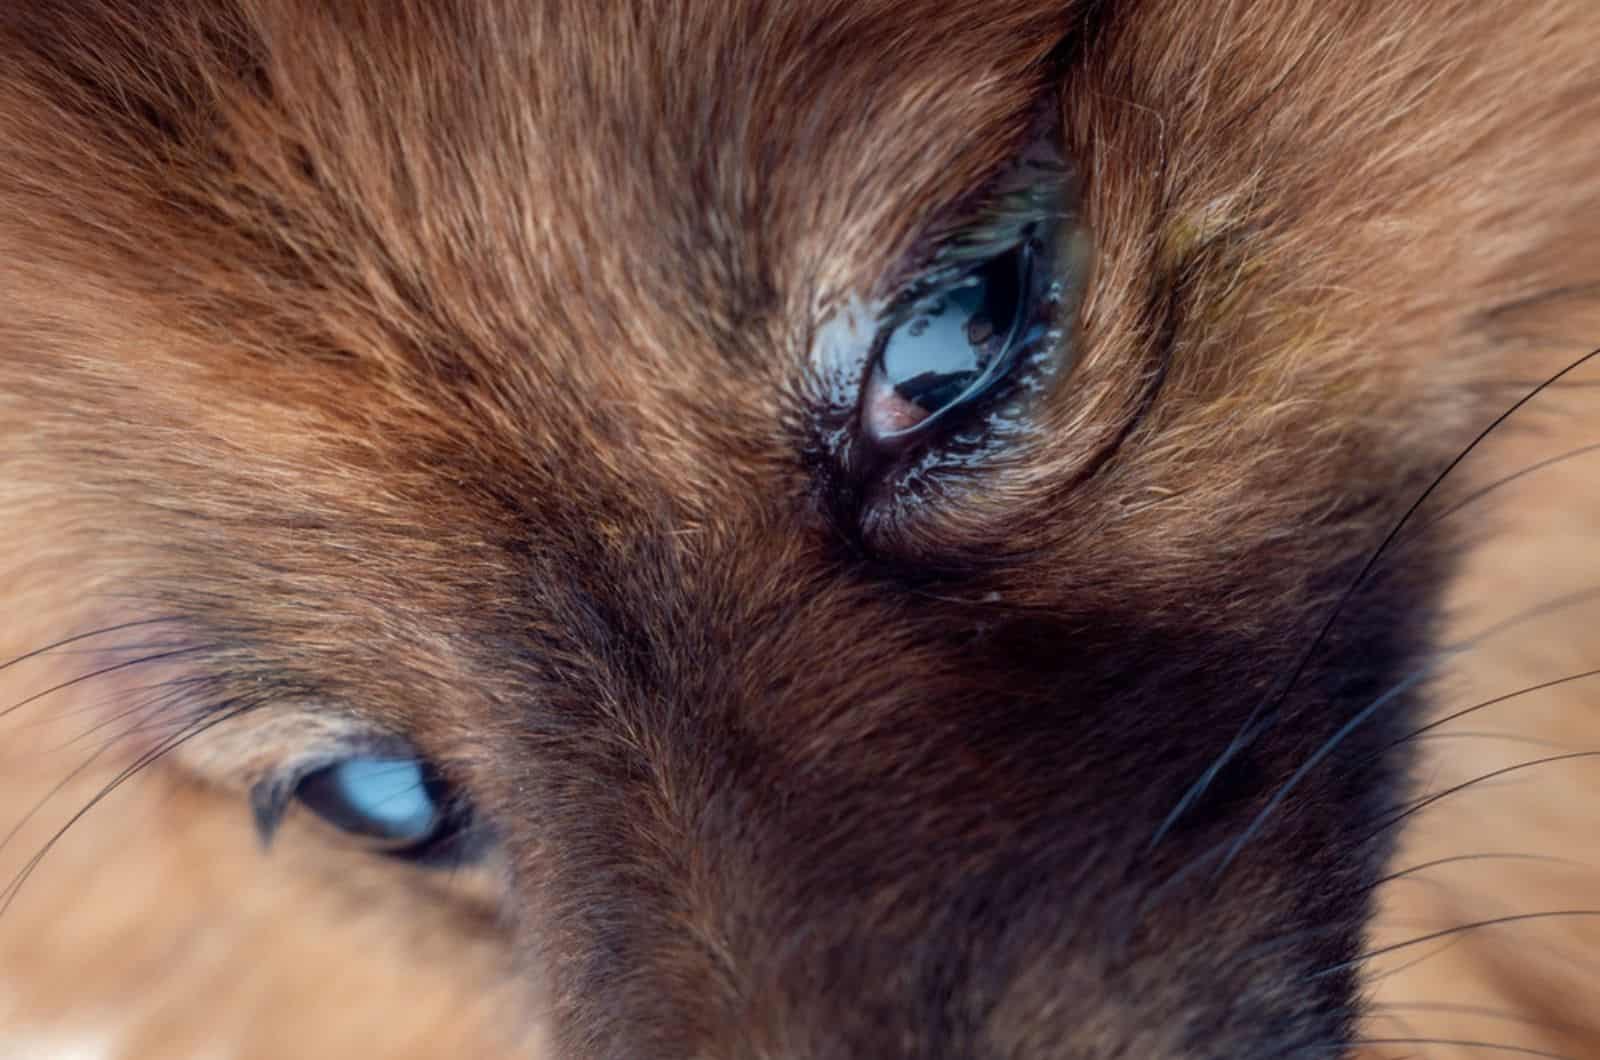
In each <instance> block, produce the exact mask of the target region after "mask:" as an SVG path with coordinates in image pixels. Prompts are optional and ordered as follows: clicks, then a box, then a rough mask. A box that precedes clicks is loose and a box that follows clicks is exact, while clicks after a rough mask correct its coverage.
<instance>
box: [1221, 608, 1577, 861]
mask: <svg viewBox="0 0 1600 1060" xmlns="http://www.w3.org/2000/svg"><path fill="white" fill-rule="evenodd" d="M1596 598H1600V588H1591V589H1580V590H1578V591H1577V592H1572V593H1566V594H1563V595H1562V596H1559V597H1557V598H1556V599H1554V600H1550V601H1546V602H1545V603H1542V604H1539V605H1537V606H1534V607H1531V608H1527V609H1525V610H1523V611H1521V612H1519V613H1517V614H1515V615H1512V616H1511V617H1510V618H1507V619H1505V620H1504V621H1501V622H1497V623H1495V624H1494V625H1492V626H1490V627H1489V628H1488V629H1486V630H1483V631H1482V632H1480V633H1477V634H1475V635H1474V636H1471V637H1468V638H1467V639H1466V640H1465V641H1464V642H1463V643H1462V644H1461V645H1460V646H1458V647H1455V648H1450V649H1446V650H1445V651H1444V652H1442V653H1441V656H1445V655H1456V654H1460V653H1462V652H1465V651H1468V650H1470V649H1471V648H1473V647H1476V646H1477V645H1479V644H1482V643H1483V642H1484V641H1487V640H1490V639H1492V638H1494V637H1496V636H1498V635H1500V634H1501V633H1504V632H1506V631H1507V630H1510V629H1514V628H1516V627H1517V626H1519V625H1523V624H1524V623H1526V622H1529V621H1531V620H1533V619H1536V618H1540V617H1542V616H1544V615H1546V614H1550V613H1553V612H1556V611H1560V610H1562V609H1564V608H1567V607H1571V606H1573V605H1574V604H1579V603H1585V602H1587V601H1589V600H1592V599H1596ZM1439 661H1440V660H1435V661H1434V662H1433V663H1430V664H1429V665H1428V666H1425V667H1421V668H1419V669H1417V670H1415V671H1413V672H1412V673H1411V674H1410V675H1408V676H1407V677H1405V678H1403V679H1402V680H1401V681H1399V682H1398V683H1396V684H1395V685H1393V686H1392V687H1390V688H1389V689H1388V690H1387V691H1386V692H1384V693H1383V694H1382V695H1380V696H1379V697H1378V698H1377V699H1375V700H1373V701H1372V702H1371V703H1369V704H1368V705H1367V706H1366V707H1363V708H1362V709H1361V710H1360V711H1359V712H1357V713H1356V714H1355V715H1354V716H1353V717H1351V718H1350V720H1348V721H1346V722H1345V723H1344V724H1343V725H1341V726H1340V727H1339V729H1338V730H1337V731H1336V732H1335V733H1334V734H1333V735H1332V736H1330V737H1329V738H1328V739H1327V740H1325V741H1323V743H1322V746H1320V747H1318V748H1317V750H1316V751H1315V752H1314V753H1313V754H1312V755H1311V756H1310V757H1308V758H1307V759H1306V760H1305V761H1304V762H1303V763H1301V765H1300V767H1299V768H1298V769H1296V770H1295V771H1294V773H1292V774H1291V775H1290V777H1289V779H1288V780H1286V781H1284V782H1283V784H1282V785H1280V786H1279V788H1278V790H1277V791H1275V792H1274V793H1273V795H1272V797H1271V798H1270V799H1268V800H1267V804H1266V805H1265V806H1263V807H1262V808H1261V809H1260V810H1259V811H1258V812H1257V813H1256V815H1255V817H1254V818H1252V819H1251V821H1250V823H1249V824H1248V825H1246V826H1245V828H1244V830H1243V831H1242V832H1240V833H1239V835H1238V837H1237V838H1236V839H1235V840H1234V841H1233V845H1232V847H1231V848H1230V849H1229V851H1228V853H1227V854H1226V855H1225V856H1224V857H1223V859H1222V862H1221V863H1220V864H1219V865H1218V866H1217V868H1216V870H1215V873H1216V874H1220V873H1222V872H1223V871H1225V870H1226V869H1227V868H1228V866H1229V865H1231V864H1232V863H1233V860H1234V859H1235V858H1236V857H1237V856H1238V855H1239V852H1240V851H1241V850H1243V849H1244V847H1245V846H1246V845H1247V844H1248V843H1249V842H1250V840H1251V839H1253V838H1254V837H1255V836H1256V835H1258V834H1260V831H1261V829H1262V828H1263V827H1264V826H1265V825H1266V823H1267V821H1268V820H1269V819H1270V818H1271V816H1272V814H1273V812H1274V811H1276V810H1277V808H1278V807H1279V806H1281V805H1282V804H1283V801H1284V800H1285V799H1286V798H1287V797H1288V796H1289V795H1290V794H1291V793H1292V792H1293V791H1294V789H1295V788H1296V787H1297V786H1298V785H1299V784H1300V782H1301V781H1303V780H1304V779H1305V778H1306V776H1307V775H1309V774H1310V772H1311V771H1312V770H1313V769H1314V768H1316V766H1317V765H1319V764H1320V763H1321V761H1322V760H1323V759H1324V758H1326V757H1327V756H1328V755H1329V754H1331V753H1332V752H1333V751H1334V750H1335V749H1336V748H1337V747H1338V746H1339V745H1340V744H1341V743H1343V742H1344V741H1345V739H1347V738H1348V737H1349V736H1350V734H1351V733H1353V732H1355V731H1356V729H1358V728H1360V727H1361V726H1362V725H1363V724H1365V723H1366V722H1367V721H1368V720H1369V719H1370V718H1372V717H1373V715H1375V714H1376V713H1378V711H1379V710H1380V709H1381V708H1382V707H1384V706H1386V705H1388V704H1389V703H1391V702H1393V701H1394V699H1395V698H1396V697H1398V696H1399V695H1402V694H1404V693H1405V692H1407V691H1409V690H1410V689H1411V688H1413V687H1415V686H1416V685H1417V684H1420V683H1421V682H1422V681H1423V680H1425V679H1426V678H1428V677H1429V676H1431V674H1432V672H1433V667H1435V666H1437V665H1438V664H1439ZM1366 760H1367V761H1371V760H1372V756H1369V757H1368V758H1367V759H1366Z"/></svg>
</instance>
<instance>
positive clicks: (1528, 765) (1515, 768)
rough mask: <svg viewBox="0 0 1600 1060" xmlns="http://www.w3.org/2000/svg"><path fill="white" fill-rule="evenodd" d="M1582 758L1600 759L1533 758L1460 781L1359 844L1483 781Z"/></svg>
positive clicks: (1597, 754) (1582, 754)
mask: <svg viewBox="0 0 1600 1060" xmlns="http://www.w3.org/2000/svg"><path fill="white" fill-rule="evenodd" d="M1584 758H1600V751H1572V752H1569V753H1567V754H1559V755H1548V756H1546V757H1544V758H1535V759H1534V760H1533V761H1531V762H1518V763H1517V764H1516V765H1510V766H1505V767H1503V768H1501V769H1495V770H1491V771H1489V772H1488V773H1484V774H1483V775H1482V776H1477V777H1473V778H1472V779H1471V780H1466V781H1462V782H1461V783H1460V784H1455V785H1452V786H1451V787H1448V788H1445V789H1444V790H1443V791H1439V792H1435V793H1434V794H1432V795H1428V796H1425V797H1423V798H1421V799H1418V800H1416V801H1415V802H1413V803H1412V804H1411V805H1410V806H1408V807H1407V808H1406V809H1404V810H1401V811H1399V812H1398V813H1396V814H1395V815H1394V816H1393V817H1391V818H1390V819H1389V820H1387V821H1385V822H1384V823H1383V824H1381V825H1379V826H1378V827H1377V829H1376V830H1374V831H1373V832H1372V833H1371V834H1369V835H1367V836H1365V837H1364V838H1363V839H1362V840H1361V844H1365V843H1370V842H1372V841H1373V840H1374V839H1376V838H1378V837H1379V836H1380V835H1382V834H1383V833H1384V832H1386V831H1388V830H1389V829H1391V828H1393V827H1394V826H1395V825H1397V824H1399V823H1400V822H1401V821H1404V820H1405V819H1406V818H1408V817H1411V816H1412V815H1414V814H1417V813H1420V812H1422V811H1423V810H1425V809H1427V808H1428V807H1429V806H1432V805H1433V804H1434V803H1436V802H1439V801H1440V800H1441V799H1447V798H1449V797H1450V796H1452V795H1457V794H1459V793H1461V792H1463V791H1466V790H1467V789H1468V788H1472V787H1476V786H1477V785H1479V784H1482V783H1483V782H1484V781H1488V780H1495V779H1497V778H1499V777H1504V776H1509V775H1510V774H1512V773H1520V772H1522V771H1523V770H1527V769H1533V768H1535V767H1536V766H1548V765H1554V764H1556V763H1557V762H1574V761H1578V760H1580V759H1584ZM1358 845H1360V844H1358Z"/></svg>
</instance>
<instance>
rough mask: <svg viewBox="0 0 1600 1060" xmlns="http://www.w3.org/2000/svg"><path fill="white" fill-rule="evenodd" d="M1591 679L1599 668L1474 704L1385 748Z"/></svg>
mask: <svg viewBox="0 0 1600 1060" xmlns="http://www.w3.org/2000/svg"><path fill="white" fill-rule="evenodd" d="M1591 677H1600V667H1597V668H1596V669H1593V670H1583V671H1581V672H1579V673H1574V674H1567V675H1566V676H1565V677H1557V678H1554V679H1552V680H1549V681H1541V682H1539V683H1538V684H1536V685H1529V686H1527V687H1526V688H1519V689H1517V690H1516V691H1515V692H1507V693H1505V694H1504V695H1499V696H1495V697H1494V698H1492V699H1485V700H1483V701H1482V702H1479V703H1474V704H1473V705H1472V706H1470V707H1464V708H1462V709H1461V710H1457V711H1453V712H1452V713H1449V714H1446V715H1444V716H1443V717H1441V718H1435V719H1434V720H1432V721H1430V722H1428V723H1427V724H1426V725H1422V726H1420V727H1418V728H1416V729H1413V730H1412V731H1411V732H1409V733H1407V734H1406V735H1404V736H1402V737H1400V738H1399V739H1397V740H1395V741H1394V743H1392V744H1390V745H1389V746H1388V747H1386V748H1384V750H1385V751H1388V750H1391V749H1393V748H1395V747H1398V746H1400V745H1401V744H1403V743H1405V742H1406V741H1407V740H1415V739H1417V738H1418V737H1420V736H1423V735H1425V734H1426V733H1429V732H1432V731H1433V730H1435V729H1437V728H1439V727H1440V726H1442V725H1448V724H1449V723H1450V722H1452V721H1457V720H1459V719H1461V718H1464V717H1466V716H1467V715H1468V714H1475V713H1477V712H1478V711H1480V710H1487V709H1488V708H1490V707H1495V706H1499V705H1500V704H1501V703H1509V702H1510V701H1511V700H1513V699H1520V698H1521V697H1523V696H1527V695H1532V694H1533V693H1535V692H1543V691H1545V690H1546V689H1549V688H1559V687H1560V686H1562V685H1568V684H1572V683H1574V682H1577V681H1587V680H1588V679H1589V678H1591Z"/></svg>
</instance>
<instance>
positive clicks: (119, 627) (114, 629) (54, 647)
mask: <svg viewBox="0 0 1600 1060" xmlns="http://www.w3.org/2000/svg"><path fill="white" fill-rule="evenodd" d="M175 621H177V619H175V618H171V617H168V618H140V619H135V620H133V621H131V622H119V623H117V624H116V625H114V626H101V627H100V628H99V629H91V630H88V631H87V632H83V633H74V634H72V635H71V636H69V637H62V638H61V639H60V640H58V641H53V642H52V643H50V644H46V645H45V646H44V647H42V648H34V649H33V650H32V651H28V652H24V653H22V654H21V655H17V656H14V657H13V658H10V659H7V660H6V661H5V662H3V663H0V671H3V670H9V669H11V668H12V667H13V666H17V665H20V664H21V663H25V662H27V661H28V660H29V659H37V658H39V657H40V656H41V655H49V654H50V653H51V652H54V651H59V650H60V649H62V648H65V647H66V646H67V645H69V644H77V643H80V642H81V641H86V640H90V639H92V638H94V637H104V636H106V635H107V634H111V633H120V632H122V631H123V630H125V629H137V628H138V627H140V626H150V625H155V624H157V623H161V622H175Z"/></svg>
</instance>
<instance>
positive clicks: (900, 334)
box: [861, 238, 1050, 448]
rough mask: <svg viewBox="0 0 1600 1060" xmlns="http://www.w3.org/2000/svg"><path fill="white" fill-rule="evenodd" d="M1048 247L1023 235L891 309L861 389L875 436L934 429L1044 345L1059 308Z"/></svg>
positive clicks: (883, 442) (901, 439)
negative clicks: (1045, 269)
mask: <svg viewBox="0 0 1600 1060" xmlns="http://www.w3.org/2000/svg"><path fill="white" fill-rule="evenodd" d="M1041 250H1042V246H1041V242H1040V241H1039V240H1037V239H1033V238H1024V239H1022V240H1021V241H1019V242H1018V243H1017V244H1016V245H1014V246H1012V247H1010V248H1009V249H1006V250H1004V251H1003V252H1001V253H999V254H997V255H995V256H994V257H992V258H990V259H989V260H987V261H984V262H981V263H980V264H977V265H976V266H968V267H966V268H965V269H964V270H962V271H947V272H946V273H944V274H943V275H941V276H938V277H936V278H934V279H933V280H932V281H930V282H927V283H925V284H923V285H922V286H921V288H920V289H919V290H917V291H914V292H913V293H912V294H911V295H910V296H908V297H907V298H906V299H905V300H904V301H903V302H902V303H901V305H900V306H898V307H897V308H896V309H894V310H893V311H892V312H891V313H890V314H889V316H888V318H887V319H886V320H885V322H884V324H883V326H882V327H881V328H880V329H879V331H878V335H877V338H876V340H875V342H874V347H875V351H874V359H873V363H872V368H871V371H870V374H869V375H868V378H867V383H866V389H865V392H864V393H863V395H862V405H861V422H862V425H863V427H864V428H865V430H866V433H867V435H868V437H869V438H871V440H872V441H873V442H874V443H876V444H878V445H879V446H887V447H890V448H894V447H897V446H899V445H902V444H904V443H906V442H909V441H911V440H913V439H919V438H922V437H924V436H926V435H927V434H928V433H929V432H930V431H931V430H932V429H933V428H934V426H935V425H936V424H940V423H941V422H943V421H946V420H947V419H951V418H953V417H955V416H958V415H959V413H960V412H961V411H962V410H964V409H967V408H970V407H972V406H973V405H976V404H978V403H980V402H982V401H983V400H984V399H985V398H988V397H991V396H992V395H993V394H994V392H995V391H996V390H997V389H999V387H1000V385H1001V384H1003V383H1004V382H1006V381H1007V380H1008V379H1010V378H1011V376H1012V374H1013V372H1014V370H1015V369H1016V367H1017V365H1018V364H1019V362H1020V361H1022V360H1023V359H1024V358H1025V357H1026V356H1027V355H1028V354H1029V353H1030V352H1031V351H1033V350H1034V349H1036V348H1037V346H1038V344H1039V340H1040V338H1041V337H1042V336H1043V334H1044V330H1045V325H1046V324H1047V323H1048V319H1047V317H1045V316H1044V315H1043V313H1042V310H1048V309H1049V308H1050V306H1049V304H1048V302H1049V298H1048V289H1047V288H1048V284H1049V277H1048V276H1047V275H1046V276H1041V275H1040V270H1039V269H1038V267H1037V260H1038V257H1039V255H1040V253H1041Z"/></svg>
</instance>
